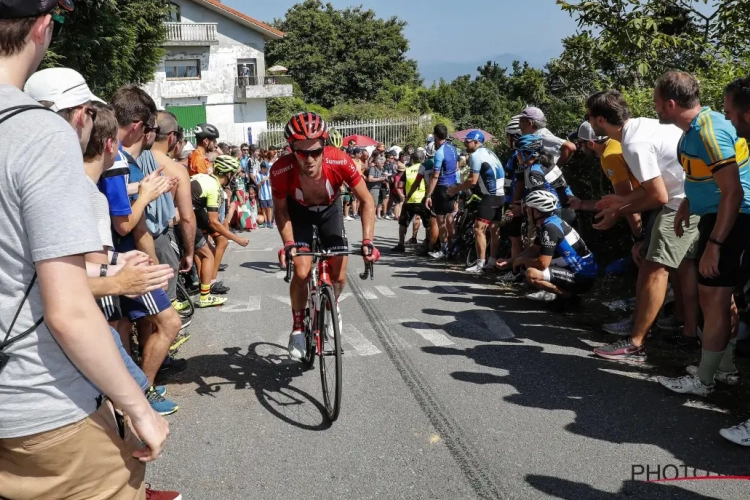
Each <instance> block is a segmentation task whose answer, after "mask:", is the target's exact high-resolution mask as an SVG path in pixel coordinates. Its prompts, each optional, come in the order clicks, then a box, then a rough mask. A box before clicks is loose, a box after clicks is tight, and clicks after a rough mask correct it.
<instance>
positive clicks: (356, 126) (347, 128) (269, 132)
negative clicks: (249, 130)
mask: <svg viewBox="0 0 750 500" xmlns="http://www.w3.org/2000/svg"><path fill="white" fill-rule="evenodd" d="M429 120H430V117H429V116H427V117H420V116H409V117H402V118H383V119H378V120H356V121H354V120H353V121H339V122H328V126H329V128H335V129H336V130H338V131H339V132H341V135H342V136H344V137H346V136H348V135H355V134H358V135H366V136H368V137H371V138H373V139H374V140H376V141H378V142H382V143H384V144H385V145H386V146H390V145H391V144H392V143H394V142H395V143H397V144H399V145H402V146H403V143H404V141H405V140H406V138H407V137H408V136H409V134H411V133H413V132H414V131H415V130H417V129H418V128H419V127H420V125H422V124H423V123H425V122H429ZM285 126H286V124H285V123H269V124H268V129H266V130H265V131H263V132H261V133H260V136H259V145H260V147H261V148H263V149H268V148H271V147H275V146H280V145H285V143H286V141H285V140H284V127H285ZM344 146H346V144H344Z"/></svg>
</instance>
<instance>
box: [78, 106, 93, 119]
mask: <svg viewBox="0 0 750 500" xmlns="http://www.w3.org/2000/svg"><path fill="white" fill-rule="evenodd" d="M78 109H82V110H83V112H84V113H86V114H87V115H89V116H90V117H91V120H96V108H94V107H92V106H79V107H78Z"/></svg>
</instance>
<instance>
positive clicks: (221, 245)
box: [211, 233, 229, 280]
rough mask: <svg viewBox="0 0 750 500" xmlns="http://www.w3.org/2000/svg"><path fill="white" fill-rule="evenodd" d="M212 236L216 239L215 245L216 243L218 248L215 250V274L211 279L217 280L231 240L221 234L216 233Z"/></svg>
mask: <svg viewBox="0 0 750 500" xmlns="http://www.w3.org/2000/svg"><path fill="white" fill-rule="evenodd" d="M211 236H212V237H213V239H214V243H216V247H215V248H214V274H213V277H212V278H211V279H213V280H215V279H216V277H217V276H218V275H219V266H220V265H221V261H222V259H223V258H224V252H226V250H227V247H228V246H229V240H228V239H226V238H225V237H224V236H222V235H220V234H215V233H214V234H212V235H211Z"/></svg>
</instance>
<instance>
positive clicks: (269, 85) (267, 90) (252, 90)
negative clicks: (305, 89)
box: [234, 75, 293, 99]
mask: <svg viewBox="0 0 750 500" xmlns="http://www.w3.org/2000/svg"><path fill="white" fill-rule="evenodd" d="M292 91H293V89H292V79H291V78H290V77H289V76H287V75H279V76H254V75H250V76H238V77H235V79H234V93H235V96H236V97H237V98H238V99H255V98H271V97H292Z"/></svg>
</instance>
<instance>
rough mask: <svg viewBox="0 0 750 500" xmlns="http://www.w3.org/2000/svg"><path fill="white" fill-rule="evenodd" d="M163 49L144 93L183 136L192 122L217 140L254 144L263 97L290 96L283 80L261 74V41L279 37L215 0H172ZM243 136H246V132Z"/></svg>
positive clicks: (263, 123) (259, 128) (260, 126)
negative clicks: (206, 126)
mask: <svg viewBox="0 0 750 500" xmlns="http://www.w3.org/2000/svg"><path fill="white" fill-rule="evenodd" d="M170 3H171V5H172V12H171V16H170V22H168V23H167V33H168V34H167V40H166V42H165V43H164V45H165V49H166V51H167V53H166V56H165V58H164V61H162V63H161V64H159V66H158V68H157V70H156V73H155V74H154V80H153V81H152V82H150V83H148V84H146V85H144V89H145V90H146V91H147V92H148V93H149V94H150V95H151V97H153V99H154V101H156V106H157V107H158V108H159V109H167V110H169V111H171V112H173V113H174V114H175V115H176V116H177V118H178V121H179V123H180V125H182V126H183V127H185V130H186V132H187V131H189V130H191V129H192V128H193V127H194V126H195V125H197V124H198V123H211V124H213V125H215V126H216V127H218V128H219V133H220V134H221V137H220V139H219V141H220V142H221V141H226V142H229V143H233V144H241V143H243V142H247V141H248V136H249V135H250V136H252V141H253V142H257V141H258V137H259V135H260V132H261V131H262V130H264V129H265V128H266V124H267V121H266V99H268V98H270V97H290V96H291V95H292V85H291V82H290V81H288V78H286V77H283V76H281V77H280V76H267V75H266V64H265V57H264V49H265V43H266V41H267V40H277V39H279V38H281V37H283V36H284V33H282V32H281V31H278V30H276V29H274V28H272V27H270V26H268V25H266V24H264V23H262V22H260V21H257V20H255V19H253V18H251V17H248V16H246V15H244V14H242V13H241V12H238V11H236V10H234V9H232V8H230V7H227V6H226V5H223V4H222V3H221V2H219V1H218V0H172V1H171V2H170ZM248 132H249V133H248Z"/></svg>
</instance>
